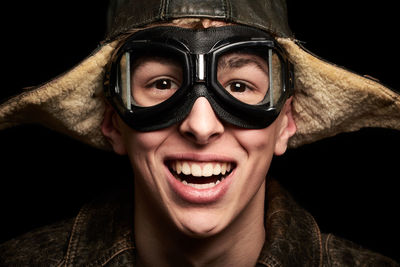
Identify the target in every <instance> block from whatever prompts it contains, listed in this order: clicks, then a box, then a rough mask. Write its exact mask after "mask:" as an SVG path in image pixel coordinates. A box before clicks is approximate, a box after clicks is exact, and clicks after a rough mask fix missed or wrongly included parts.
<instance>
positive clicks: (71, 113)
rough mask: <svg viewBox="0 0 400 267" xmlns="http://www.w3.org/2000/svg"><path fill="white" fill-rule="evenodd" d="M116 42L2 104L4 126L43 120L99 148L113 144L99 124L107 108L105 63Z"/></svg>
mask: <svg viewBox="0 0 400 267" xmlns="http://www.w3.org/2000/svg"><path fill="white" fill-rule="evenodd" d="M114 46H115V42H114V43H110V44H107V45H104V46H103V47H101V49H99V50H98V51H97V52H95V53H94V54H93V55H92V56H89V57H88V58H86V59H85V60H84V61H82V62H81V63H80V64H79V65H77V66H76V67H75V68H73V69H72V70H70V71H68V72H67V73H65V74H63V75H61V76H59V77H57V78H55V79H54V80H51V81H50V82H48V83H46V84H44V85H42V86H40V87H38V88H34V89H31V90H29V91H26V92H24V93H22V94H20V95H18V96H16V97H14V98H11V99H10V100H8V101H6V102H5V103H2V104H1V105H0V129H4V128H7V127H10V126H14V125H17V124H21V123H39V124H43V125H44V126H46V127H48V128H50V129H54V130H57V131H59V132H61V133H64V134H67V135H69V136H71V137H73V138H76V139H78V140H80V141H82V142H85V143H88V144H90V145H92V146H94V147H98V148H103V149H104V148H108V147H109V144H108V142H107V141H106V140H105V138H104V137H103V135H102V134H101V131H100V129H99V125H100V123H101V121H102V117H103V112H104V107H105V105H104V100H103V97H102V95H103V89H102V88H103V77H104V67H105V65H106V64H107V63H108V61H109V60H110V55H111V53H112V52H113V50H114Z"/></svg>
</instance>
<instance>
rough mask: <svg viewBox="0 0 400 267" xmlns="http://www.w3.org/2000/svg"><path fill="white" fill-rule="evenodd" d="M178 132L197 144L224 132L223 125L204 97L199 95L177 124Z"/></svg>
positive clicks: (203, 143) (205, 142) (204, 142)
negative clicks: (185, 115) (187, 113)
mask: <svg viewBox="0 0 400 267" xmlns="http://www.w3.org/2000/svg"><path fill="white" fill-rule="evenodd" d="M179 131H180V133H181V134H182V135H183V136H184V137H185V138H187V139H189V140H190V141H192V142H195V143H196V144H199V145H205V144H208V143H211V142H212V141H214V140H215V139H217V138H218V137H219V136H221V134H222V133H223V132H224V126H223V124H222V123H221V121H220V120H219V119H218V117H217V116H216V115H215V113H214V110H213V109H212V107H211V105H210V103H209V102H208V100H207V99H206V98H205V97H199V98H198V99H197V100H196V101H195V102H194V104H193V107H192V110H191V111H190V113H189V115H188V116H187V117H186V118H185V119H184V120H183V121H182V122H181V124H180V125H179Z"/></svg>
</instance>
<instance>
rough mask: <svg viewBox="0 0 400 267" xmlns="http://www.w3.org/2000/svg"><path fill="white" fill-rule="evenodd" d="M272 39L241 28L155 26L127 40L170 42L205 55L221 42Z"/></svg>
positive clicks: (260, 33)
mask: <svg viewBox="0 0 400 267" xmlns="http://www.w3.org/2000/svg"><path fill="white" fill-rule="evenodd" d="M243 38H246V39H249V38H252V39H253V38H254V39H255V40H256V39H260V38H263V39H273V38H272V36H271V35H270V34H268V33H267V32H264V31H261V30H258V29H255V28H252V27H247V26H242V25H229V26H222V27H210V28H205V29H190V28H182V27H176V26H157V27H154V28H148V29H145V30H142V31H139V32H136V33H135V34H133V35H132V36H131V37H130V38H129V40H147V41H158V42H165V43H168V42H169V41H170V40H174V41H177V42H179V43H182V44H183V45H184V46H185V47H186V48H188V49H189V51H190V52H194V53H203V54H204V53H207V52H209V51H210V50H211V49H212V48H214V47H215V46H216V45H217V44H218V43H220V42H221V41H231V42H235V40H236V41H238V40H240V39H243Z"/></svg>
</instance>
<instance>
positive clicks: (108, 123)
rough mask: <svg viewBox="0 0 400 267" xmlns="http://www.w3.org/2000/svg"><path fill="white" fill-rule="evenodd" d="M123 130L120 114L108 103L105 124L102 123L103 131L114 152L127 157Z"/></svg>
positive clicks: (104, 118)
mask: <svg viewBox="0 0 400 267" xmlns="http://www.w3.org/2000/svg"><path fill="white" fill-rule="evenodd" d="M121 129H122V128H121V120H120V119H119V117H118V114H117V113H116V112H115V110H114V108H113V107H112V106H111V105H110V104H109V103H106V109H105V111H104V117H103V122H102V123H101V131H102V133H103V135H104V136H105V137H106V138H107V140H108V142H110V144H111V146H112V147H113V149H114V152H115V153H117V154H119V155H125V154H127V151H126V148H125V144H124V140H123V138H122V134H121Z"/></svg>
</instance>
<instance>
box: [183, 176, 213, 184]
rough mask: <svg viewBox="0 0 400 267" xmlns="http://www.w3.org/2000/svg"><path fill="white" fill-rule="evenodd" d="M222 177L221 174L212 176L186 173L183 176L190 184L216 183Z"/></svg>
mask: <svg viewBox="0 0 400 267" xmlns="http://www.w3.org/2000/svg"><path fill="white" fill-rule="evenodd" d="M220 178H221V176H220V175H213V176H210V177H195V176H192V175H184V176H181V179H182V180H185V181H186V182H188V183H190V184H209V183H215V182H216V181H217V180H219V179H220Z"/></svg>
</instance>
